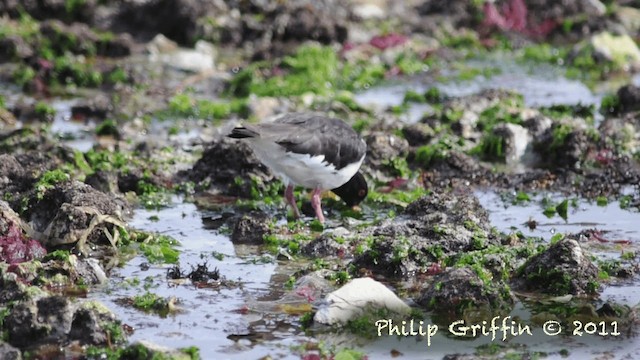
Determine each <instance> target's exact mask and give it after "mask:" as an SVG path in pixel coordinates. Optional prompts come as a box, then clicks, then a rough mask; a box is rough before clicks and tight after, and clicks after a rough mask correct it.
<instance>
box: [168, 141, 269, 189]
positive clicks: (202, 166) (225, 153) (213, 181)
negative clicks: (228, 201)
mask: <svg viewBox="0 0 640 360" xmlns="http://www.w3.org/2000/svg"><path fill="white" fill-rule="evenodd" d="M180 175H182V176H186V177H187V178H188V179H189V180H191V181H194V182H196V183H197V182H205V181H208V182H209V183H210V187H211V189H210V191H213V192H216V193H221V194H225V195H231V196H241V197H245V198H250V197H251V189H252V187H253V186H254V185H253V184H252V180H251V179H255V180H256V181H257V184H256V186H257V187H258V189H260V190H262V189H265V188H266V186H268V185H269V184H271V183H272V182H274V181H276V179H275V178H274V176H273V175H272V174H271V172H270V171H269V169H268V168H267V167H266V166H264V165H263V164H262V163H261V162H260V161H259V160H258V159H257V158H256V157H255V155H253V151H252V150H251V148H250V147H249V146H248V145H247V144H246V143H245V142H244V141H238V140H231V139H228V138H222V139H219V140H217V141H215V142H213V143H212V144H211V145H210V146H209V147H208V148H206V149H205V151H204V152H203V154H202V157H201V158H200V159H199V160H198V161H197V162H196V163H195V164H194V165H193V168H192V169H191V170H190V171H183V172H181V173H180ZM236 179H237V181H236Z"/></svg>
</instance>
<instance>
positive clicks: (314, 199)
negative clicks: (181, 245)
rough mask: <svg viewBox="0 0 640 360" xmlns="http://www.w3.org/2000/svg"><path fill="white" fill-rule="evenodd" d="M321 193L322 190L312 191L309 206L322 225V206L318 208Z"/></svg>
mask: <svg viewBox="0 0 640 360" xmlns="http://www.w3.org/2000/svg"><path fill="white" fill-rule="evenodd" d="M321 193H322V189H318V188H316V189H314V190H313V194H312V195H311V206H312V207H313V210H315V211H316V216H317V217H318V220H319V221H320V222H321V223H323V222H324V214H322V206H320V194H321Z"/></svg>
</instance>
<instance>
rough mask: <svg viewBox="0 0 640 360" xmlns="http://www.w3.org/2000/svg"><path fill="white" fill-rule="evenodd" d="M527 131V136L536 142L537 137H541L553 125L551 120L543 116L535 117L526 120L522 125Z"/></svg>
mask: <svg viewBox="0 0 640 360" xmlns="http://www.w3.org/2000/svg"><path fill="white" fill-rule="evenodd" d="M522 125H523V126H524V127H525V128H526V129H527V130H528V131H529V134H531V136H532V137H533V138H534V140H536V141H537V140H538V137H539V136H541V135H543V134H544V133H545V132H546V131H547V130H548V129H549V128H551V125H553V120H551V119H550V118H548V117H546V116H544V115H539V114H538V115H535V116H532V117H530V118H527V119H526V120H525V121H524V122H523V124H522Z"/></svg>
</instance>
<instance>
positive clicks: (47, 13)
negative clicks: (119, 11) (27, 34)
mask: <svg viewBox="0 0 640 360" xmlns="http://www.w3.org/2000/svg"><path fill="white" fill-rule="evenodd" d="M68 3H70V2H69V1H65V0H4V1H0V14H8V15H9V16H10V17H12V18H19V17H20V15H21V14H22V13H23V12H26V13H27V14H29V15H31V16H32V17H34V18H35V19H37V20H45V19H60V20H64V21H68V22H72V21H81V22H91V20H92V19H93V15H94V13H95V10H96V5H97V0H83V1H76V2H73V4H75V6H74V7H72V8H69V7H68Z"/></svg>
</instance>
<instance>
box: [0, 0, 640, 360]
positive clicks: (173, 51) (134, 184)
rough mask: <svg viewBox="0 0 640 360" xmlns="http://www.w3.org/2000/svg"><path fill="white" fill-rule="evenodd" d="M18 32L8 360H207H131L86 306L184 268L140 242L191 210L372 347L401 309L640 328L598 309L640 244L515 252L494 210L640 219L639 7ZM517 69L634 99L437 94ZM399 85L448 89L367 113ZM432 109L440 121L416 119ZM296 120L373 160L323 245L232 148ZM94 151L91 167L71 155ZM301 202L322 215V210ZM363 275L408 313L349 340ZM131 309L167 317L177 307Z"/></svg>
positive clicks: (205, 279)
mask: <svg viewBox="0 0 640 360" xmlns="http://www.w3.org/2000/svg"><path fill="white" fill-rule="evenodd" d="M0 16H1V17H0V82H2V84H3V87H4V89H2V90H1V91H0V244H1V245H2V251H1V252H0V284H1V290H0V358H3V359H4V358H7V359H22V358H26V359H31V358H38V359H58V358H88V359H97V358H109V359H111V358H114V359H115V358H131V359H150V358H152V357H153V358H154V359H155V358H199V355H198V349H197V348H184V349H178V350H172V349H164V348H160V347H158V346H156V345H153V344H151V343H149V342H145V341H137V342H134V343H129V342H128V341H127V337H128V336H129V335H130V332H131V331H132V329H130V326H128V325H127V324H125V323H123V322H122V321H121V320H120V319H118V318H117V317H116V316H115V315H114V314H113V313H112V312H111V311H110V310H109V309H108V308H106V307H105V306H104V305H102V304H100V303H99V302H97V301H93V300H87V299H85V297H86V294H87V292H90V291H92V289H93V288H95V287H97V286H100V285H101V284H104V283H105V282H107V281H108V278H109V275H110V272H111V271H112V270H113V269H114V268H116V267H118V266H121V265H122V264H124V263H126V262H127V261H128V260H129V259H130V258H131V257H132V256H144V257H145V258H146V259H147V261H148V262H149V263H157V264H176V263H177V262H178V258H179V253H180V250H179V247H178V246H177V242H176V241H175V239H171V238H170V237H167V236H164V235H161V234H155V233H148V232H145V231H142V230H140V229H134V228H132V227H130V226H129V225H128V224H127V222H128V220H130V218H131V216H132V214H133V212H135V211H136V209H140V208H164V207H171V206H172V201H173V200H172V199H173V197H174V196H175V195H179V196H181V197H183V198H184V199H185V201H187V202H193V203H195V204H197V205H198V207H199V208H201V209H207V210H209V211H211V212H213V213H215V214H216V218H215V221H214V220H211V222H212V223H213V224H209V225H208V226H209V227H210V228H212V229H214V230H215V231H218V232H219V233H221V234H229V235H230V239H231V241H232V242H233V243H234V244H243V245H246V244H250V245H255V246H258V247H259V248H260V250H259V251H260V252H265V253H269V254H272V255H273V256H274V257H275V258H276V259H277V260H278V261H282V262H289V261H291V262H292V263H293V260H294V259H309V260H314V259H315V261H316V263H314V264H312V265H304V266H301V267H300V268H299V269H297V271H296V272H295V276H293V279H292V281H291V284H289V285H290V286H289V288H288V289H287V290H286V291H285V293H284V294H282V300H283V301H284V300H286V299H289V298H290V297H293V298H295V299H297V300H296V302H295V303H296V304H298V303H299V302H302V303H306V304H307V305H309V306H308V307H303V308H302V307H301V308H295V311H285V312H286V313H287V314H289V315H291V316H292V317H293V318H294V319H295V320H291V322H292V323H293V322H299V324H298V326H299V327H301V328H304V329H311V331H315V332H317V333H323V332H324V333H326V332H332V331H347V332H352V333H354V334H356V335H359V336H362V335H366V334H363V332H362V331H358V329H357V327H355V326H352V325H353V324H354V323H355V322H356V320H357V319H360V320H362V321H364V322H365V323H367V322H370V321H371V320H372V319H373V318H374V317H375V316H377V315H379V314H380V313H379V312H376V311H380V309H382V310H385V311H389V314H391V313H393V312H394V311H395V312H399V313H400V314H401V315H402V316H407V314H409V313H410V314H411V315H412V316H413V315H416V316H417V315H420V316H433V318H434V320H435V321H436V322H439V323H440V324H444V323H446V322H447V321H449V320H451V319H452V318H456V317H460V316H464V317H465V318H467V319H469V320H473V319H476V320H477V319H485V318H487V316H489V315H491V316H493V315H495V314H508V313H509V311H511V310H512V309H513V307H514V304H515V303H516V302H517V301H518V299H520V301H526V299H530V298H535V299H538V298H545V299H549V298H561V297H566V296H570V297H571V298H573V299H577V305H576V304H573V305H572V306H573V307H574V308H582V309H583V310H584V309H585V308H586V309H587V310H584V311H581V312H579V313H578V314H577V315H576V312H575V311H567V312H566V313H562V314H558V313H557V312H553V311H552V310H549V308H550V307H552V306H549V308H544V309H543V310H541V311H540V312H539V313H538V314H537V315H535V316H534V319H533V321H537V322H543V320H548V319H557V320H558V321H562V322H571V320H573V319H576V318H577V316H578V315H579V316H580V319H587V320H589V321H593V322H598V321H604V319H606V320H607V321H611V320H612V319H615V320H616V321H619V323H620V326H621V328H620V330H621V331H623V330H625V331H626V330H628V329H632V328H633V327H634V326H636V325H637V324H636V322H637V320H634V319H636V318H637V311H638V308H637V306H636V307H635V308H633V307H629V306H623V305H620V304H615V303H610V302H608V301H603V300H602V299H600V298H599V295H600V294H601V292H602V289H603V288H604V287H606V286H607V284H608V283H609V282H611V281H613V279H627V280H630V281H637V277H638V271H639V270H640V269H639V265H638V260H637V259H638V243H637V242H633V241H627V242H624V241H625V240H624V239H622V240H620V241H616V240H608V239H606V236H603V235H602V234H600V233H598V232H597V230H596V229H590V228H587V227H585V229H584V231H582V232H580V233H566V234H560V233H558V234H557V235H558V236H555V235H554V236H553V237H552V238H551V239H542V238H534V237H528V236H525V235H523V234H522V233H521V232H518V231H514V232H513V233H509V234H506V233H500V232H499V231H498V230H496V228H495V227H494V225H492V224H491V222H490V221H489V216H488V213H487V210H486V209H484V208H483V207H482V206H481V204H480V202H479V201H478V198H477V197H476V196H475V195H474V193H473V190H474V189H485V188H491V189H497V190H499V191H503V192H505V193H510V194H514V195H513V196H514V198H513V199H510V201H511V200H512V201H514V203H515V202H517V201H522V202H526V201H530V197H529V195H528V194H530V193H533V192H536V193H537V192H542V193H544V192H554V193H559V194H563V195H564V196H566V199H569V198H570V197H574V198H576V197H577V198H580V199H587V200H591V201H598V202H604V203H607V202H614V201H617V202H619V203H620V204H621V207H622V206H623V205H624V207H625V209H628V210H629V211H635V212H637V211H638V209H640V189H639V188H638V184H639V183H640V147H639V142H638V139H640V122H639V121H638V119H639V117H638V111H639V108H638V104H639V103H640V102H639V101H638V100H639V99H640V88H639V87H638V86H637V84H633V83H630V81H629V78H630V76H631V75H632V74H634V73H635V71H637V70H638V69H639V68H640V50H639V49H638V47H637V45H636V43H637V41H638V40H639V39H640V25H639V24H640V4H638V3H637V2H636V1H598V0H580V1H578V0H575V1H565V2H563V3H562V5H560V4H559V3H557V2H552V1H546V0H527V1H520V0H508V1H498V2H497V4H494V3H493V2H483V1H449V2H447V4H446V6H445V5H443V3H442V2H440V1H435V0H434V1H432V0H415V1H408V2H391V1H373V0H372V1H369V0H353V1H349V2H340V1H334V0H322V1H314V2H310V1H307V0H296V1H285V2H280V1H253V0H252V1H228V2H223V1H198V0H148V1H133V0H123V1H97V0H78V1H57V0H44V1H37V2H33V1H27V2H19V1H11V0H7V1H0ZM498 52H499V53H502V54H507V56H508V57H509V58H511V59H514V61H516V62H518V63H526V64H532V63H533V64H536V65H540V64H542V65H545V66H554V67H560V68H561V69H562V70H563V71H564V73H565V75H566V76H567V77H573V78H574V79H578V80H580V81H582V82H584V83H586V84H599V83H603V82H605V81H609V80H611V79H619V78H622V79H626V81H623V82H622V84H620V83H618V84H619V85H618V86H616V87H615V88H614V89H612V90H610V91H608V92H607V93H606V95H604V96H603V97H602V99H601V102H600V103H599V104H569V105H565V104H558V105H552V106H531V105H527V104H526V103H525V101H524V97H523V95H522V94H518V93H516V92H514V91H508V90H500V89H487V90H481V91H478V92H475V93H473V94H471V95H463V96H455V97H452V96H448V95H447V94H446V93H445V92H444V91H442V90H440V89H439V88H438V87H437V86H435V85H433V84H436V83H442V82H464V81H467V80H469V79H474V78H476V77H486V78H489V79H490V78H491V76H493V75H495V74H498V73H500V71H501V69H500V68H499V67H489V68H482V69H481V68H477V67H473V66H469V65H468V62H467V60H468V59H471V58H474V57H483V56H486V57H489V56H491V54H494V53H498ZM612 81H613V80H612ZM394 82H395V83H398V82H400V83H402V82H413V83H416V82H417V83H419V84H421V85H424V86H423V88H424V89H425V90H424V91H413V90H407V91H405V92H404V94H403V100H402V102H401V103H400V104H399V105H394V106H364V105H362V104H360V103H359V102H358V101H356V94H359V93H362V92H364V91H366V90H368V89H371V88H374V87H375V86H376V85H380V84H386V83H394ZM61 99H73V105H71V110H70V112H71V119H65V121H71V122H73V123H75V124H82V127H83V128H84V129H89V130H84V133H83V132H75V133H73V134H71V135H69V136H68V137H66V138H65V136H64V134H61V133H60V132H56V131H53V130H52V127H53V126H54V124H56V121H57V120H56V116H57V115H56V114H57V110H56V108H55V107H54V106H53V105H52V104H54V103H55V102H56V101H59V100H61ZM416 105H420V106H424V107H425V108H426V109H428V110H427V111H425V112H424V113H422V114H421V115H420V116H419V118H418V119H417V120H416V121H404V120H403V119H404V118H405V116H406V115H407V113H408V111H409V109H411V108H412V107H414V106H416ZM290 111H321V112H325V113H329V114H332V115H333V116H337V117H340V118H343V119H344V120H345V121H347V122H348V123H349V124H351V125H352V126H353V127H354V129H356V131H358V132H359V133H360V134H361V135H362V137H363V138H364V139H365V141H366V143H367V147H368V150H367V156H366V158H365V162H364V164H363V166H362V171H363V173H364V174H365V176H366V178H367V181H368V182H369V184H370V185H369V186H370V188H371V189H372V191H371V193H370V196H369V198H368V199H367V200H366V201H365V202H364V203H363V204H362V206H361V208H360V209H356V210H354V209H351V208H347V207H345V206H344V205H343V204H342V203H341V202H339V201H338V200H337V199H335V198H329V199H327V200H326V201H327V203H328V206H327V212H328V218H329V221H328V222H327V224H325V225H324V226H323V225H322V224H319V223H317V222H314V221H311V220H309V219H306V220H302V221H295V220H292V219H287V214H286V213H285V211H284V210H283V200H282V196H283V186H282V184H281V182H280V181H279V180H278V179H277V178H275V177H274V176H273V175H272V174H271V173H270V172H269V170H268V169H267V168H266V167H265V166H264V165H262V164H261V163H260V162H259V161H258V160H257V159H256V158H255V156H254V155H253V154H252V153H251V150H250V149H249V148H248V147H247V146H246V145H245V144H243V143H241V142H236V141H232V140H229V139H227V138H225V137H224V135H226V134H227V133H228V131H229V130H230V129H231V128H232V127H233V126H234V125H236V124H238V123H239V122H240V121H260V120H262V119H264V118H266V117H268V116H270V115H274V114H279V113H283V112H290ZM79 136H84V138H82V139H81V140H83V141H87V142H88V143H89V147H88V149H82V150H81V149H79V148H78V147H74V146H71V145H70V141H71V140H77V139H76V137H79ZM296 196H297V198H298V199H299V200H301V201H302V202H303V206H302V209H303V212H304V213H305V214H308V215H309V214H311V215H312V214H313V213H312V210H311V208H310V205H309V204H308V200H307V199H306V196H305V194H304V192H302V193H300V192H297V191H296ZM568 206H570V205H568V200H564V202H559V203H548V204H547V206H546V209H545V214H546V213H547V211H548V212H549V213H550V216H559V217H561V218H564V219H565V220H566V217H567V207H568ZM282 219H284V225H283V222H282V221H281V220H282ZM529 226H533V227H535V226H536V224H535V223H531V224H529ZM594 243H597V244H599V246H601V247H604V248H605V249H606V250H612V251H618V252H620V259H616V263H615V266H612V265H611V263H603V262H600V261H596V259H595V257H593V256H590V251H592V250H593V249H594V246H593V244H594ZM136 254H137V255H136ZM176 266H177V265H176ZM171 269H172V270H171V271H172V272H171V273H170V276H169V278H170V279H173V280H176V279H189V280H190V281H192V282H194V283H204V284H209V285H211V284H212V283H215V286H223V287H225V286H226V287H229V288H233V287H235V286H240V285H239V284H237V283H235V282H233V281H228V280H226V279H225V278H224V274H219V273H217V271H213V270H212V269H208V268H207V267H206V266H203V267H201V268H200V267H198V269H195V268H194V269H193V271H192V272H185V271H181V270H180V268H179V266H178V267H174V268H171ZM364 277H370V278H373V279H375V283H374V284H373V285H372V283H370V282H368V281H365V282H362V281H361V282H359V283H358V285H359V286H365V287H364V288H363V289H364V290H351V289H349V288H347V289H345V290H344V291H345V293H347V294H350V293H355V294H358V293H361V294H365V293H367V290H366V289H369V288H367V286H373V288H370V289H375V286H382V285H380V284H381V283H382V284H385V285H387V286H388V287H390V288H391V289H392V290H394V291H393V292H395V294H393V293H391V291H389V292H390V293H391V295H393V296H395V297H396V299H395V300H393V296H391V295H390V296H391V298H392V299H391V300H390V299H389V298H382V299H378V298H376V297H375V296H373V297H371V298H370V299H369V301H370V305H372V307H373V308H374V309H373V310H372V311H373V312H372V314H377V315H371V314H369V313H367V312H359V311H355V312H354V313H349V314H348V315H346V316H347V317H346V318H345V317H341V318H340V317H338V318H333V316H334V315H335V314H334V313H333V312H332V310H331V309H330V307H329V308H324V306H325V305H326V304H325V303H323V301H322V300H323V299H325V302H331V301H334V300H335V299H334V298H331V297H330V296H328V295H327V294H329V293H331V292H332V291H340V288H341V287H342V286H345V284H349V283H350V282H349V281H350V280H352V279H357V278H364ZM633 279H635V280H633ZM241 280H242V279H240V281H239V282H240V283H241V282H242V281H241ZM310 284H311V285H310ZM352 286H355V285H352ZM371 291H372V292H376V291H374V290H371ZM378 292H379V293H381V294H386V293H385V292H384V291H378ZM386 295H389V294H386ZM296 296H297V297H296ZM340 296H343V295H342V294H341V295H340ZM332 299H333V300H332ZM367 299H368V298H367ZM356 300H357V299H356ZM360 300H362V299H360ZM354 301H355V300H354ZM363 301H364V300H363ZM394 301H399V302H400V303H402V304H404V305H405V306H406V303H409V304H410V305H411V307H409V306H406V308H405V307H403V306H400V305H397V304H398V303H397V302H394ZM122 303H123V304H125V306H131V307H135V308H139V309H143V310H145V311H159V312H165V313H166V312H170V311H173V308H174V305H175V304H174V303H175V299H167V298H157V297H153V296H150V295H149V294H147V293H145V294H144V295H143V296H141V297H139V298H138V297H136V298H133V299H123V300H122ZM389 304H395V305H389ZM298 305H299V304H298ZM396 305H397V306H396ZM296 306H297V305H296ZM299 309H303V310H304V311H298V310H299ZM394 309H395V310H394ZM398 309H400V310H398ZM369 310H371V309H369ZM391 310H394V311H391ZM384 314H387V313H384ZM425 314H426V315H425ZM585 314H586V315H585ZM314 315H315V317H314ZM336 316H345V315H344V314H338V315H336ZM389 316H392V315H389ZM536 316H537V317H536ZM314 319H315V323H314ZM336 323H343V324H347V325H346V326H343V327H336V325H335V324H336ZM321 324H332V325H331V326H332V327H326V325H321ZM345 329H346V330H345ZM360 330H362V329H360ZM356 353H357V352H354V353H349V354H350V355H353V358H363V356H364V355H363V354H360V353H357V354H356ZM154 354H155V355H154ZM315 355H317V356H318V357H309V356H315ZM356 355H359V357H356ZM154 356H157V357H154ZM300 356H301V357H303V358H307V359H311V358H332V357H333V356H336V354H335V353H326V352H322V351H316V349H311V350H309V351H306V350H305V351H302V353H301V355H300ZM336 358H337V356H336Z"/></svg>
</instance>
